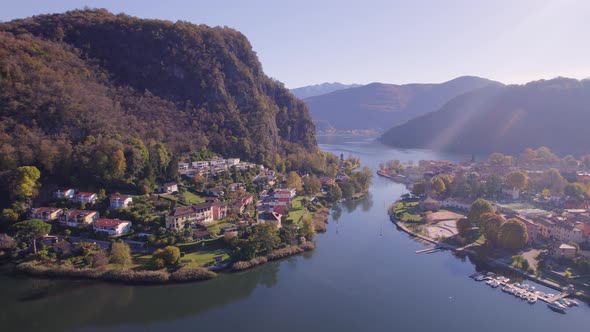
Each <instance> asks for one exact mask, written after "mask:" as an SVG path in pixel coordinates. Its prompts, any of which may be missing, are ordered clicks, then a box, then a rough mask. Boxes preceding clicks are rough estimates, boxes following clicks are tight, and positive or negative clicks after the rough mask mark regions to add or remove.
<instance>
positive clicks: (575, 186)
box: [563, 182, 588, 201]
mask: <svg viewBox="0 0 590 332" xmlns="http://www.w3.org/2000/svg"><path fill="white" fill-rule="evenodd" d="M563 193H564V194H566V195H567V196H570V197H572V198H574V199H576V200H578V201H581V200H583V199H584V198H585V197H587V196H588V192H587V191H586V188H584V185H582V184H581V183H578V182H576V183H568V184H566V185H565V187H564V188H563Z"/></svg>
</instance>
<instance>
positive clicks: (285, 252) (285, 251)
mask: <svg viewBox="0 0 590 332" xmlns="http://www.w3.org/2000/svg"><path fill="white" fill-rule="evenodd" d="M314 248H315V245H314V244H313V242H305V243H302V244H300V245H298V246H290V247H286V248H282V249H277V250H273V251H272V252H271V253H270V254H268V255H266V256H260V257H256V258H254V259H251V260H249V261H239V262H235V263H233V264H232V270H233V271H243V270H248V269H251V268H253V267H255V266H258V265H261V264H264V263H266V262H269V261H274V260H279V259H282V258H285V257H289V256H293V255H297V254H301V253H303V252H305V251H310V250H313V249H314Z"/></svg>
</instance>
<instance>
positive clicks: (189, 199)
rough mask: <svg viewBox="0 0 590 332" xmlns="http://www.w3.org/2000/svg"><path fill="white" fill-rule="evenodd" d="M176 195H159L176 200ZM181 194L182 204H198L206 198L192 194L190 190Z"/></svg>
mask: <svg viewBox="0 0 590 332" xmlns="http://www.w3.org/2000/svg"><path fill="white" fill-rule="evenodd" d="M176 195H177V194H164V195H160V196H161V197H162V198H165V199H168V200H170V201H175V202H178V197H176ZM183 195H184V204H185V205H191V204H199V203H203V202H205V201H206V200H207V198H206V197H202V196H199V195H197V194H193V193H191V192H190V191H185V192H184V194H183Z"/></svg>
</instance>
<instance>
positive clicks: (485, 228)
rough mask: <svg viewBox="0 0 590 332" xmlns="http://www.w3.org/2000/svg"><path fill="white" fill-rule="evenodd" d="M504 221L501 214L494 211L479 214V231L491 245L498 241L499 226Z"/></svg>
mask: <svg viewBox="0 0 590 332" xmlns="http://www.w3.org/2000/svg"><path fill="white" fill-rule="evenodd" d="M505 221H506V220H504V218H503V217H502V216H501V215H499V214H496V213H484V214H483V215H482V216H481V226H480V228H481V233H482V234H483V235H484V236H485V238H486V241H487V242H488V243H489V244H491V245H492V246H493V247H494V246H496V244H497V243H498V236H499V234H500V227H501V226H502V224H504V222H505Z"/></svg>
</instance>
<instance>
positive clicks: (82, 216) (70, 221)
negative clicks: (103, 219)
mask: <svg viewBox="0 0 590 332" xmlns="http://www.w3.org/2000/svg"><path fill="white" fill-rule="evenodd" d="M98 218H99V213H98V212H97V211H91V210H75V209H72V210H64V211H62V212H61V213H60V214H59V217H58V221H59V223H60V224H62V225H66V226H69V227H84V226H86V225H89V224H92V223H94V222H96V221H97V220H98Z"/></svg>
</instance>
